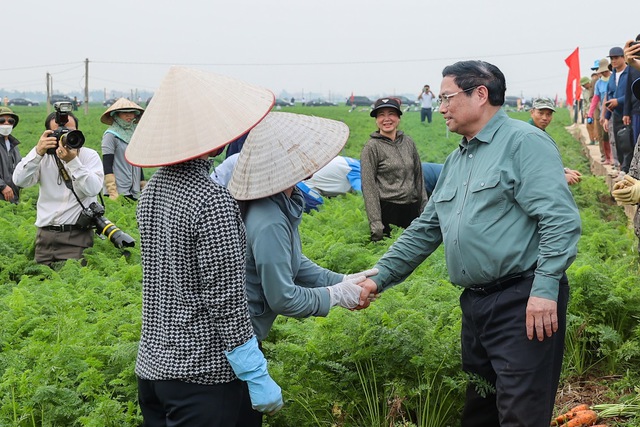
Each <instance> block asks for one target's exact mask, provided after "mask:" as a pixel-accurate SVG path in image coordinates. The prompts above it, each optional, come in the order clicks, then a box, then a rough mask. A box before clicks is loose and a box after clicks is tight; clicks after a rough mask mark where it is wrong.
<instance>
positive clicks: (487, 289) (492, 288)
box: [467, 267, 536, 295]
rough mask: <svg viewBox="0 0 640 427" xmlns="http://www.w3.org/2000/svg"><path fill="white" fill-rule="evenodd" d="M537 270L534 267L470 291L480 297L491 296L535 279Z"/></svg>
mask: <svg viewBox="0 0 640 427" xmlns="http://www.w3.org/2000/svg"><path fill="white" fill-rule="evenodd" d="M535 271H536V268H535V267H532V268H530V269H529V270H525V271H523V272H520V273H514V274H509V275H508V276H504V277H501V278H499V279H497V280H494V281H493V282H490V283H487V284H484V285H481V286H470V287H468V288H467V289H469V290H470V291H472V292H475V293H477V294H480V295H490V294H492V293H494V292H498V291H504V290H505V289H507V288H509V287H511V286H513V285H515V284H516V283H518V282H520V281H522V280H524V279H528V278H530V277H533V275H534V274H535Z"/></svg>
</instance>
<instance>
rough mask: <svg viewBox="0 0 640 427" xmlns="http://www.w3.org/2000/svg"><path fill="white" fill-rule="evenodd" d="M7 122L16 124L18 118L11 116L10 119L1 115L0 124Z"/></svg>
mask: <svg viewBox="0 0 640 427" xmlns="http://www.w3.org/2000/svg"><path fill="white" fill-rule="evenodd" d="M5 123H9V124H10V125H15V124H16V120H15V119H14V118H13V117H9V118H8V119H5V118H4V117H0V125H3V124H5Z"/></svg>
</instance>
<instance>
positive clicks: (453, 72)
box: [442, 61, 507, 106]
mask: <svg viewBox="0 0 640 427" xmlns="http://www.w3.org/2000/svg"><path fill="white" fill-rule="evenodd" d="M447 76H451V77H453V81H454V82H455V83H456V85H458V86H459V87H460V88H461V89H463V90H464V89H468V88H471V87H474V86H485V87H486V88H487V90H488V91H489V104H491V105H495V106H501V105H502V104H504V94H505V92H506V91H507V84H506V82H505V79H504V74H502V71H500V69H499V68H498V67H496V66H495V65H493V64H489V63H488V62H484V61H460V62H456V63H455V64H453V65H448V66H446V67H445V68H444V70H442V77H447ZM472 92H473V91H469V92H466V95H467V96H471V94H472Z"/></svg>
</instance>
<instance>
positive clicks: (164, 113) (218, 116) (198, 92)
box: [125, 67, 275, 167]
mask: <svg viewBox="0 0 640 427" xmlns="http://www.w3.org/2000/svg"><path fill="white" fill-rule="evenodd" d="M274 102H275V97H274V95H273V93H271V91H269V90H268V89H264V88H261V87H258V86H254V85H251V84H249V83H245V82H243V81H240V80H236V79H233V78H231V77H226V76H222V75H219V74H214V73H210V72H206V71H201V70H195V69H192V68H185V67H171V68H170V69H169V72H168V73H167V75H166V76H165V77H164V79H163V80H162V82H161V83H160V87H159V88H158V90H157V91H156V92H155V94H154V96H153V102H151V103H150V104H149V106H148V107H147V109H146V110H145V113H144V115H143V116H142V118H141V119H140V122H139V123H138V126H137V127H136V130H135V132H134V133H133V136H132V137H131V141H130V142H129V145H128V146H127V150H126V151H125V158H126V159H127V161H128V162H129V163H131V164H132V165H134V166H141V167H155V166H167V165H173V164H176V163H182V162H185V161H187V160H191V159H195V158H197V157H200V156H202V155H203V154H207V153H210V152H212V151H214V150H216V149H218V148H221V147H224V146H225V145H227V144H229V143H231V142H232V141H234V140H236V139H238V138H239V137H240V136H242V135H244V134H245V133H247V132H248V131H249V130H250V129H251V128H253V127H254V126H255V125H256V124H257V123H259V122H260V120H262V119H263V118H264V117H265V116H266V115H267V113H268V112H269V110H271V107H272V106H273V104H274Z"/></svg>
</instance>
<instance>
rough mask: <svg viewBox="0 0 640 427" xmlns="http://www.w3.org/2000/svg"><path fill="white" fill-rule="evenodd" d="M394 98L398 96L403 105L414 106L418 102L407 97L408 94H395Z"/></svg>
mask: <svg viewBox="0 0 640 427" xmlns="http://www.w3.org/2000/svg"><path fill="white" fill-rule="evenodd" d="M394 98H397V99H399V100H400V103H401V106H402V107H404V106H412V105H415V104H416V102H417V101H416V100H415V99H414V100H413V101H412V100H410V99H409V98H407V97H406V96H394Z"/></svg>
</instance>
